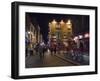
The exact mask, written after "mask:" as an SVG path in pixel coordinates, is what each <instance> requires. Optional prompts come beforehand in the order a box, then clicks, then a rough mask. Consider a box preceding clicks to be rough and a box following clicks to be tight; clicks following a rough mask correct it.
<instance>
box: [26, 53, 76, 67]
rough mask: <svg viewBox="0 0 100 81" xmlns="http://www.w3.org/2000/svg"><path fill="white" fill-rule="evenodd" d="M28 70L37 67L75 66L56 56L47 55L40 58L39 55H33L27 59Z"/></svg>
mask: <svg viewBox="0 0 100 81" xmlns="http://www.w3.org/2000/svg"><path fill="white" fill-rule="evenodd" d="M25 61H26V68H35V67H56V66H75V64H74V63H71V62H69V61H67V60H63V59H61V58H59V57H57V56H56V55H51V54H49V53H45V54H44V57H42V58H40V56H39V55H31V56H27V57H26V60H25Z"/></svg>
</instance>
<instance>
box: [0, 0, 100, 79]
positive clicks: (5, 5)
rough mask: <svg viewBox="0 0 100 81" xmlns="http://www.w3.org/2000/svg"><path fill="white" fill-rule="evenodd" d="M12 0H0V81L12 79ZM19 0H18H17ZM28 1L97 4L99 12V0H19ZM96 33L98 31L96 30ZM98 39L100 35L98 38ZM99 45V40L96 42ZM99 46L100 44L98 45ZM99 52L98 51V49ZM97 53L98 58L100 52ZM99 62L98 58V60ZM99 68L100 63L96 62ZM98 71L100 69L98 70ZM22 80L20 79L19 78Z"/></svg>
mask: <svg viewBox="0 0 100 81" xmlns="http://www.w3.org/2000/svg"><path fill="white" fill-rule="evenodd" d="M13 1H14V0H1V1H0V81H13V79H11V78H10V74H11V73H10V71H11V2H13ZM17 1H20V0H17ZM21 1H25V2H26V1H28V2H43V3H56V4H57V3H58V4H71V5H86V6H98V14H100V0H21ZM99 21H100V15H98V30H100V28H99V26H100V23H99ZM98 35H100V32H99V31H98ZM98 41H100V37H99V38H98ZM98 45H100V42H99V43H98ZM98 48H100V46H98ZM99 53H100V51H99ZM99 53H98V58H99V57H100V54H99ZM98 62H100V59H99V60H98ZM98 64H99V65H98V66H99V67H98V68H100V63H98ZM99 72H100V70H99ZM33 80H34V81H46V80H48V81H51V80H52V81H94V80H95V81H99V80H100V74H98V75H81V76H64V77H53V78H39V79H26V81H33ZM21 81H22V80H21Z"/></svg>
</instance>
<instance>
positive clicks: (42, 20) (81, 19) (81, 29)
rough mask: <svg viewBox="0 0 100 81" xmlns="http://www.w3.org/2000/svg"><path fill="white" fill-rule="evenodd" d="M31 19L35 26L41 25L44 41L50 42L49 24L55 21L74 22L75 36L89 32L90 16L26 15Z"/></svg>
mask: <svg viewBox="0 0 100 81" xmlns="http://www.w3.org/2000/svg"><path fill="white" fill-rule="evenodd" d="M27 15H28V16H29V17H30V20H31V22H32V23H33V24H34V25H37V24H38V25H39V26H40V30H41V33H42V35H43V39H44V41H45V42H47V41H48V23H49V22H51V21H52V20H53V19H55V20H56V21H57V22H60V21H61V20H64V22H66V21H67V20H68V19H71V21H72V29H73V35H74V36H76V35H79V34H84V33H86V32H89V16H88V15H72V14H48V13H26V16H27Z"/></svg>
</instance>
